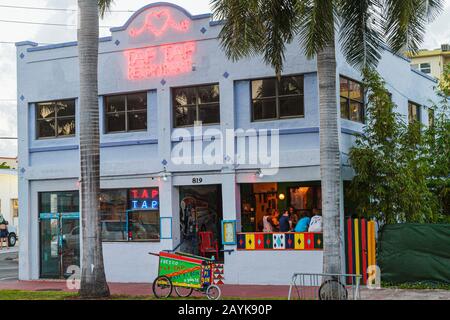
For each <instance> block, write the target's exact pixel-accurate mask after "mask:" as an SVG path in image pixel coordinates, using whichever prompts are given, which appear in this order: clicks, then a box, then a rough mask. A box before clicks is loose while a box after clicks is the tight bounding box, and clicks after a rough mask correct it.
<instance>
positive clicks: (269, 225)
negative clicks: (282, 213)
mask: <svg viewBox="0 0 450 320" xmlns="http://www.w3.org/2000/svg"><path fill="white" fill-rule="evenodd" d="M272 217H273V213H272V209H270V208H268V209H267V213H266V215H265V216H264V217H263V219H262V220H263V232H273V231H274V228H275V224H274V222H273V219H272Z"/></svg>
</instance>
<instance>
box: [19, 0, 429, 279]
mask: <svg viewBox="0 0 450 320" xmlns="http://www.w3.org/2000/svg"><path fill="white" fill-rule="evenodd" d="M211 19H212V17H211V15H210V14H205V15H198V16H192V15H190V14H189V13H188V12H187V11H186V10H184V9H183V8H180V7H178V6H175V5H172V4H168V3H157V4H150V5H148V6H146V7H144V8H142V9H140V10H139V11H137V12H136V13H135V14H133V15H132V16H131V17H130V19H129V20H128V21H127V23H126V24H125V25H124V26H122V27H118V28H113V29H111V36H110V37H106V38H101V39H100V47H99V107H100V110H99V112H100V142H101V145H100V148H101V189H102V194H101V196H100V202H101V212H102V236H103V252H104V261H105V270H106V276H107V279H108V281H113V282H151V281H152V280H153V279H154V278H155V277H156V274H157V270H158V260H157V258H155V257H154V256H150V255H148V252H159V251H162V250H181V251H185V252H190V253H193V254H201V253H202V252H201V250H202V246H201V245H200V233H203V234H204V235H205V236H210V235H212V240H215V241H216V242H217V249H218V250H217V251H216V252H213V253H212V255H214V256H215V258H216V259H219V260H221V261H223V263H224V278H225V280H224V282H225V283H227V284H228V283H229V284H287V283H288V282H289V280H290V278H291V276H292V274H293V273H294V272H320V271H321V270H322V251H321V235H320V234H309V233H284V232H281V231H278V232H273V233H266V234H264V233H261V231H262V218H263V216H264V215H266V214H267V213H268V212H269V213H270V212H271V211H272V210H274V209H279V210H281V209H283V208H287V207H290V206H292V207H293V208H294V210H295V212H296V214H297V215H298V216H301V215H304V214H307V213H312V214H314V213H317V212H320V209H321V190H320V171H319V107H318V106H319V101H318V82H317V68H316V61H315V60H314V59H312V60H308V59H307V58H306V57H305V56H303V55H302V54H301V53H300V52H301V50H300V48H299V47H298V44H297V43H293V44H290V45H288V46H287V51H286V64H285V68H284V71H283V77H282V80H281V81H280V82H278V81H276V80H275V78H274V71H273V70H272V69H271V68H270V67H268V66H266V65H265V64H264V62H263V61H262V59H261V58H258V57H253V58H248V59H243V60H241V61H238V62H231V61H229V60H228V59H227V58H226V56H225V54H224V53H223V52H222V50H221V46H220V42H219V39H218V34H219V32H220V29H221V24H220V22H216V21H212V20H211ZM77 54H78V48H77V43H76V42H73V43H72V42H71V43H63V44H59V45H47V46H40V45H38V44H36V43H32V42H21V43H17V61H18V66H17V72H18V108H19V110H18V126H19V127H18V132H19V194H20V201H19V204H20V212H21V214H20V228H21V246H20V260H19V261H20V271H19V277H20V279H22V280H29V279H40V278H62V277H64V276H65V275H67V268H68V267H69V266H70V265H78V264H79V262H80V261H79V260H80V246H79V239H80V236H79V229H80V228H79V212H80V209H79V193H78V191H79V187H78V180H79V176H80V170H79V166H80V165H79V106H78V96H79V87H78V86H79V71H78V59H77ZM337 62H338V69H337V73H338V74H337V76H338V79H340V83H339V84H340V85H339V84H338V88H341V89H340V90H338V92H336V107H337V108H339V110H340V111H339V113H340V114H341V116H342V118H341V120H340V122H339V126H340V150H341V154H342V156H341V158H342V169H343V171H342V172H343V174H342V181H343V183H342V193H343V188H344V187H345V181H349V180H350V179H351V177H352V171H351V168H350V167H349V165H348V160H347V154H348V150H349V148H350V146H351V145H352V142H353V141H354V139H355V138H354V134H355V133H357V132H361V130H362V128H363V122H364V95H363V93H362V91H361V87H360V86H359V82H360V81H361V75H360V73H359V72H358V71H357V70H355V69H354V68H352V67H350V66H349V65H348V64H347V63H346V62H345V60H344V58H343V57H342V54H340V53H339V52H338V53H337ZM379 72H380V73H381V75H382V76H383V77H384V78H385V80H386V82H387V86H388V89H389V90H390V91H391V92H392V97H393V100H394V102H395V103H396V104H397V105H398V107H399V110H398V111H399V112H400V113H402V114H403V115H405V117H407V116H408V110H411V109H412V108H413V107H412V106H415V107H414V108H416V109H415V113H414V114H413V115H411V116H415V117H418V118H419V119H420V120H421V121H423V122H424V123H427V122H428V113H427V105H428V104H429V103H430V102H429V99H430V98H432V97H433V96H434V93H433V86H435V85H436V83H435V82H434V81H433V79H430V78H429V77H427V76H426V75H423V74H421V73H419V72H416V71H412V70H411V67H410V65H409V62H408V61H407V60H406V59H404V58H402V57H399V56H397V55H394V54H392V53H390V52H388V51H385V52H384V53H383V58H382V60H381V62H380V64H379ZM199 123H201V124H202V130H199V128H198V126H196V127H194V124H197V125H198V124H199ZM240 129H242V131H244V133H242V131H240ZM249 129H253V131H248V130H249ZM261 130H262V131H261ZM264 130H269V137H268V138H267V143H268V144H269V145H270V147H269V149H270V148H272V147H275V146H279V148H277V149H278V150H279V159H278V161H275V160H274V159H275V157H272V159H271V160H273V161H271V160H270V161H265V162H264V163H262V162H261V161H259V160H261V159H259V158H258V159H257V160H258V161H256V162H252V161H250V158H251V156H252V155H253V154H254V153H253V151H252V150H253V149H251V148H252V147H251V143H252V141H253V142H254V141H257V143H258V144H259V148H261V149H263V147H262V145H261V144H260V143H261V141H263V142H262V143H264V141H266V140H264V139H262V138H261V136H264ZM271 130H272V131H271ZM230 132H233V134H232V135H231V136H232V138H231V140H232V141H231V144H230V145H231V147H228V148H227V147H226V146H225V145H226V143H230V138H229V136H230ZM240 137H241V138H242V139H243V140H241V141H244V143H242V144H239V142H237V141H238V140H239V138H240ZM252 137H257V138H258V139H257V140H252ZM277 139H278V140H277ZM217 145H221V146H222V147H223V148H222V149H221V151H220V152H218V151H217V150H218V149H215V150H216V151H215V152H211V148H212V146H217ZM199 150H200V151H199ZM271 150H274V149H273V148H272V149H271ZM205 154H208V155H210V156H211V157H212V158H214V159H216V160H217V161H215V162H214V161H212V162H208V161H205V159H204V158H203V159H198V155H203V156H204V155H205ZM236 154H238V155H240V156H243V157H244V158H249V160H248V161H242V163H238V162H239V161H237V160H236V159H237V158H238V157H236ZM259 155H260V154H259ZM271 155H273V154H271ZM200 158H201V157H200ZM233 158H236V159H235V160H236V161H232V160H233ZM269 158H270V157H269ZM189 159H190V160H191V161H190V162H189ZM266 160H267V159H266ZM267 169H276V170H274V171H270V170H267ZM344 208H345V204H343V206H342V211H341V215H342V220H343V219H344V214H351V213H348V212H345V210H344ZM224 223H225V229H226V230H225V232H224V231H223V226H224ZM233 225H235V226H236V233H237V235H236V237H234V235H233V232H232V231H233V230H232V229H233ZM230 226H231V227H232V228H231V229H229V228H228V227H230ZM230 230H231V231H230ZM233 238H235V239H234V240H233ZM269 238H270V239H269ZM299 239H302V241H300V240H299ZM213 251H214V250H213Z"/></svg>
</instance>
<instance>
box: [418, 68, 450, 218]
mask: <svg viewBox="0 0 450 320" xmlns="http://www.w3.org/2000/svg"><path fill="white" fill-rule="evenodd" d="M449 80H450V65H448V66H447V67H446V68H445V70H444V74H443V77H442V79H441V81H440V83H439V86H438V88H437V94H438V97H439V98H440V101H438V102H437V103H434V105H433V110H434V121H433V124H432V125H430V126H429V127H428V129H427V130H426V131H425V135H424V139H425V145H426V157H427V161H428V166H429V173H428V179H427V182H428V188H429V189H430V190H431V192H432V193H433V194H434V195H435V197H436V198H437V201H438V204H439V210H440V213H441V214H443V217H442V220H443V222H450V117H449V116H450V97H449V95H450V87H449V84H450V81H449Z"/></svg>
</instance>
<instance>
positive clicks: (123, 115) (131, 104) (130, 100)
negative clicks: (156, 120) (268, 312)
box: [105, 92, 147, 133]
mask: <svg viewBox="0 0 450 320" xmlns="http://www.w3.org/2000/svg"><path fill="white" fill-rule="evenodd" d="M145 130H147V93H146V92H139V93H132V94H124V95H114V96H107V97H105V132H106V133H111V132H129V131H145Z"/></svg>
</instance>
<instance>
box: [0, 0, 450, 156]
mask: <svg viewBox="0 0 450 320" xmlns="http://www.w3.org/2000/svg"><path fill="white" fill-rule="evenodd" d="M151 2H156V1H149V0H115V2H114V5H113V8H112V10H137V9H139V8H141V7H143V6H144V5H146V4H148V3H151ZM169 2H172V3H176V4H178V5H180V6H182V7H184V8H185V9H187V10H188V11H190V12H191V13H192V14H200V13H208V12H210V11H211V10H210V6H209V2H210V0H170V1H169ZM76 3H77V1H76V0H20V1H17V0H0V6H1V5H10V6H14V5H16V6H29V7H40V8H72V9H76ZM130 15H131V13H127V12H111V13H108V14H107V15H106V17H105V19H104V20H103V21H101V22H100V25H104V26H121V25H123V24H124V22H125V21H126V20H127V19H128V17H129V16H130ZM76 19H77V18H76V15H75V14H72V13H70V12H64V11H50V10H28V9H14V8H4V7H0V20H16V21H28V22H51V23H61V24H76ZM449 21H450V0H446V3H445V11H444V12H443V13H442V14H441V16H440V17H439V18H438V19H437V20H436V21H435V22H434V23H433V24H431V25H430V26H429V27H428V28H427V34H426V37H425V41H424V44H423V47H424V48H427V49H433V48H437V47H439V46H440V44H441V43H449V42H450V22H449ZM101 35H102V36H107V35H109V29H108V28H101ZM24 40H31V41H35V42H38V43H58V42H66V41H73V40H76V29H75V28H74V27H56V26H42V25H31V24H16V23H7V22H1V21H0V137H5V136H16V135H17V132H16V128H17V125H16V102H15V99H16V55H15V52H16V49H15V46H14V45H11V44H4V43H1V42H17V41H24ZM16 155H17V144H16V142H14V141H7V140H0V157H1V156H16Z"/></svg>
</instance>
